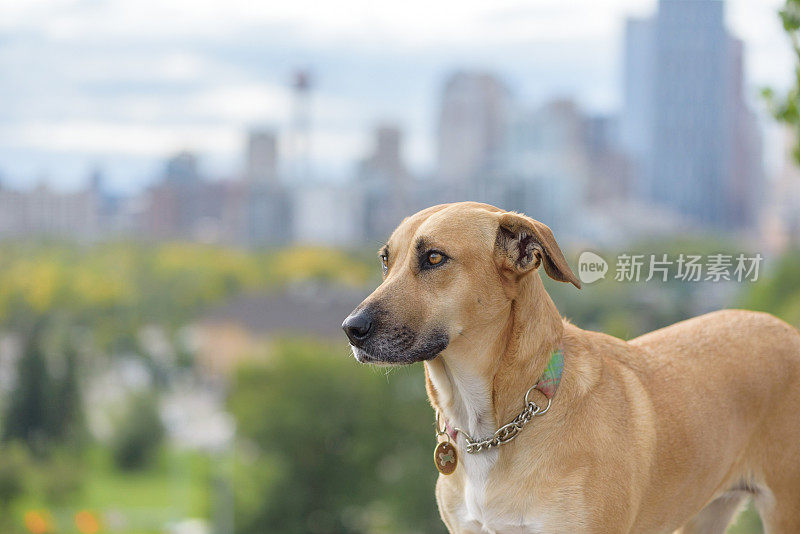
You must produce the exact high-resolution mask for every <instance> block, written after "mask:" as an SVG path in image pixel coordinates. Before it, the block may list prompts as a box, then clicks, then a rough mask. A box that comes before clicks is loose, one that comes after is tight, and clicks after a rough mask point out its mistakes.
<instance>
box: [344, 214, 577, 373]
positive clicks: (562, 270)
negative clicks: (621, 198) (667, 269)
mask: <svg viewBox="0 0 800 534" xmlns="http://www.w3.org/2000/svg"><path fill="white" fill-rule="evenodd" d="M379 256H380V262H381V267H382V269H383V278H384V279H383V283H382V284H381V285H380V286H379V287H378V288H377V289H376V290H375V291H374V292H373V293H372V294H371V295H370V296H369V297H367V298H366V299H365V300H364V302H362V303H361V304H360V305H359V306H358V307H357V308H356V309H355V310H354V311H353V312H352V313H351V314H350V315H349V316H348V317H347V319H345V321H344V323H343V324H342V328H343V329H344V331H345V333H346V334H347V337H348V338H349V339H350V344H351V345H352V347H353V353H354V355H355V357H356V359H357V360H358V361H360V362H362V363H379V364H408V363H413V362H417V361H423V360H429V359H432V358H435V357H436V356H437V355H438V354H439V353H441V352H442V351H444V350H445V349H446V348H448V345H450V344H451V343H453V340H454V339H455V338H457V337H459V336H461V335H462V334H464V337H463V339H469V335H468V333H469V332H470V331H472V330H475V329H477V328H478V327H480V326H485V325H487V324H490V323H491V322H492V321H493V320H494V319H496V318H497V316H498V314H500V313H502V312H503V310H507V309H508V305H509V302H510V301H511V300H513V299H514V297H515V295H516V291H517V287H518V285H519V283H520V280H521V279H522V278H523V277H525V276H528V275H530V273H531V272H533V271H535V270H536V269H537V268H538V267H539V266H540V265H542V266H543V267H544V270H545V272H546V273H547V274H548V275H549V276H550V277H551V278H553V279H554V280H559V281H561V282H571V283H573V284H575V286H576V287H580V282H579V281H578V279H577V278H576V277H575V275H574V274H573V272H572V271H571V270H570V268H569V265H567V261H566V260H565V259H564V255H563V254H562V252H561V249H560V248H559V247H558V244H557V243H556V241H555V239H554V238H553V233H552V232H551V231H550V228H548V227H547V226H545V225H544V224H542V223H540V222H538V221H535V220H533V219H531V218H529V217H526V216H524V215H521V214H518V213H512V212H505V211H503V210H500V209H498V208H495V207H493V206H489V205H486V204H478V203H474V202H461V203H456V204H444V205H440V206H434V207H431V208H428V209H426V210H423V211H421V212H419V213H417V214H416V215H413V216H411V217H408V218H407V219H405V220H404V221H403V222H402V223H401V224H400V226H399V227H398V228H397V229H396V230H395V231H394V233H393V234H392V236H391V238H390V239H389V242H388V243H387V244H386V246H384V247H383V248H382V249H381V250H380V252H379ZM533 276H536V275H535V274H534V275H533Z"/></svg>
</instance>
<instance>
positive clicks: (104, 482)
mask: <svg viewBox="0 0 800 534" xmlns="http://www.w3.org/2000/svg"><path fill="white" fill-rule="evenodd" d="M85 465H86V467H85V468H86V469H87V472H86V473H85V474H84V475H85V476H84V482H83V485H82V487H81V489H80V490H79V491H78V492H76V493H75V495H74V496H72V497H70V499H69V500H68V501H67V502H64V503H63V504H61V505H60V506H57V507H53V506H51V505H49V504H48V503H47V502H46V501H45V500H44V499H43V498H37V497H36V496H28V497H26V498H25V499H23V500H21V501H20V502H19V503H18V505H17V507H16V514H15V515H16V516H17V519H18V521H17V524H18V525H20V526H21V525H22V524H23V523H24V517H25V513H26V512H29V511H31V510H34V511H39V513H40V514H41V515H43V516H45V517H47V518H48V522H50V523H51V524H52V525H53V527H54V528H53V530H54V531H55V532H59V533H61V532H63V533H73V532H75V533H77V532H78V530H77V528H76V526H75V514H77V513H78V512H80V511H82V510H86V511H89V512H91V513H93V514H94V515H96V516H98V517H100V518H101V524H102V525H103V529H102V530H101V532H118V533H136V534H160V533H162V532H164V526H165V525H166V524H168V523H170V522H175V521H179V520H183V519H186V518H207V517H208V516H209V514H210V500H211V495H210V488H211V484H210V478H211V476H212V472H211V459H210V458H209V457H208V456H206V455H204V454H200V453H195V452H179V451H174V450H164V451H162V453H161V454H160V456H159V458H158V460H157V462H155V463H154V465H153V466H152V467H150V468H147V469H145V470H141V471H134V472H123V471H119V470H117V469H115V468H114V466H113V464H112V461H111V456H110V453H109V451H108V449H104V448H100V447H96V448H93V449H92V450H91V451H90V452H89V453H87V456H86V461H85Z"/></svg>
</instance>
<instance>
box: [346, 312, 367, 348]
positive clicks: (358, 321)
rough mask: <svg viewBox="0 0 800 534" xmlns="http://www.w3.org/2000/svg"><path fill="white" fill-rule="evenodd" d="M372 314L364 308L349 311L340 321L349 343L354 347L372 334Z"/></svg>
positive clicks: (359, 345) (358, 345)
mask: <svg viewBox="0 0 800 534" xmlns="http://www.w3.org/2000/svg"><path fill="white" fill-rule="evenodd" d="M372 325H373V322H372V315H371V314H370V313H368V312H367V311H366V310H361V311H357V312H355V313H351V314H350V315H349V316H348V317H347V319H345V320H344V322H343V323H342V328H343V329H344V333H345V334H347V338H348V339H349V340H350V343H352V344H353V345H355V346H356V347H361V345H362V344H363V343H364V342H365V341H366V340H367V339H368V338H369V336H371V335H372V330H373V328H372Z"/></svg>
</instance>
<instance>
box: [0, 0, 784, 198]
mask: <svg viewBox="0 0 800 534" xmlns="http://www.w3.org/2000/svg"><path fill="white" fill-rule="evenodd" d="M782 3H783V1H782V0H728V2H727V20H728V26H729V27H730V28H731V30H732V31H733V33H734V34H735V35H737V36H739V37H741V38H743V39H744V40H745V42H746V47H747V49H746V50H747V56H746V68H747V77H748V79H747V83H748V88H749V90H750V92H751V93H752V94H753V95H755V93H756V89H757V88H758V87H760V86H762V85H765V84H771V85H776V86H778V87H783V86H786V84H787V83H788V81H789V79H790V76H791V69H792V63H791V57H790V55H789V49H788V46H787V43H786V42H785V39H784V36H783V34H782V33H781V29H780V25H779V22H778V19H777V17H776V14H775V13H776V11H777V9H778V7H779V6H780V5H782ZM654 7H655V2H654V1H652V0H568V1H565V0H528V1H526V2H523V1H519V0H480V1H478V0H459V1H452V0H447V1H437V0H404V1H402V2H400V1H396V2H385V1H380V0H337V1H336V2H325V1H319V0H291V1H285V2H278V1H275V0H268V1H262V2H254V1H252V0H224V1H212V0H0V176H2V178H1V179H2V181H3V183H6V184H10V185H14V186H22V187H30V186H33V185H35V184H36V183H38V182H39V181H41V180H47V181H49V182H50V183H53V184H55V185H56V186H58V187H60V188H74V187H78V186H80V185H81V184H82V183H83V182H84V181H85V179H86V175H87V174H88V172H89V170H90V169H92V168H93V167H95V166H100V167H102V168H103V169H104V170H105V172H106V175H107V178H108V182H109V185H110V186H111V187H112V188H113V189H114V190H117V191H133V190H136V189H137V188H140V187H141V186H143V185H146V184H147V183H150V182H152V181H153V180H154V179H156V178H157V176H158V173H159V172H160V168H161V162H162V160H163V158H164V157H165V156H167V155H168V154H170V153H171V152H174V151H177V150H180V149H191V150H195V151H197V152H198V153H200V154H201V155H202V156H203V159H202V161H203V165H204V168H205V169H207V170H208V172H209V173H211V174H212V175H213V176H215V177H225V176H231V175H233V174H235V172H236V171H238V169H239V168H240V167H241V163H240V160H241V152H242V146H243V139H244V132H245V131H246V129H247V128H248V127H250V126H253V125H269V126H273V127H275V128H278V129H284V130H285V128H286V126H287V124H288V122H289V119H290V114H291V99H290V95H289V93H288V89H287V86H288V82H289V80H290V79H291V74H292V71H293V70H294V69H295V68H297V67H307V68H309V69H310V70H311V71H312V72H313V75H314V80H315V91H314V97H313V122H314V125H315V130H314V139H313V146H314V157H315V159H316V161H317V167H318V169H319V175H320V176H321V178H323V179H341V178H342V177H343V176H346V175H347V173H348V171H349V170H351V169H352V166H353V162H354V160H355V159H357V158H358V157H360V155H362V154H363V153H364V151H365V150H366V149H367V147H368V146H369V131H370V129H371V128H372V127H373V126H374V125H375V124H376V123H378V122H381V121H394V122H397V123H399V124H400V125H401V126H402V127H403V128H404V129H405V130H406V132H407V137H408V139H407V141H408V142H407V147H406V148H407V150H406V153H407V156H408V159H409V160H410V161H411V163H412V165H413V167H414V168H415V169H416V170H418V171H423V172H424V171H425V170H426V169H428V168H429V166H430V164H431V162H432V159H433V152H432V146H433V145H432V143H431V139H432V135H433V130H434V127H435V118H436V110H437V104H438V98H439V94H440V86H441V84H442V80H443V79H444V77H445V76H446V75H447V74H448V73H449V72H451V71H452V70H453V69H456V68H460V67H466V68H482V69H489V70H492V71H494V72H497V73H498V74H499V75H501V76H502V77H503V78H504V79H505V80H506V81H507V83H508V85H509V86H510V87H511V88H512V90H513V92H514V94H515V95H516V96H517V97H518V99H519V100H521V101H522V102H526V103H529V104H530V105H535V104H536V103H539V102H541V101H542V100H544V99H546V98H549V97H553V96H558V95H566V96H572V97H574V98H576V99H577V100H578V101H579V102H580V103H581V104H582V105H584V106H585V107H587V108H588V109H590V110H593V111H596V112H611V111H614V110H616V109H617V108H618V107H619V105H620V84H619V79H620V77H621V73H620V70H619V66H620V64H621V59H622V58H621V44H622V28H623V24H624V20H625V17H626V16H645V15H648V14H650V13H652V11H653V9H654ZM754 101H755V99H754Z"/></svg>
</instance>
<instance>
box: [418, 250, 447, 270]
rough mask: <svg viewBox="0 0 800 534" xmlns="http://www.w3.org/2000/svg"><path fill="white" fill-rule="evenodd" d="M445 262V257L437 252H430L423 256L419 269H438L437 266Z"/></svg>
mask: <svg viewBox="0 0 800 534" xmlns="http://www.w3.org/2000/svg"><path fill="white" fill-rule="evenodd" d="M446 260H447V256H445V255H444V254H442V253H441V252H439V251H436V250H431V251H430V252H427V253H426V254H425V256H423V258H422V264H421V265H420V267H421V268H422V269H433V268H434V267H438V266H439V265H441V264H443V263H444V262H445V261H446Z"/></svg>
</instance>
